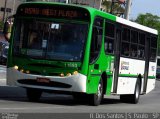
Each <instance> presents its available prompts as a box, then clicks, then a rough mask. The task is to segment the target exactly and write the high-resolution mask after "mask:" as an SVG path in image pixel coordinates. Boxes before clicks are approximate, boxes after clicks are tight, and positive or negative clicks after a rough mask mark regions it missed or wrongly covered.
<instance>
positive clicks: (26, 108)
mask: <svg viewBox="0 0 160 119" xmlns="http://www.w3.org/2000/svg"><path fill="white" fill-rule="evenodd" d="M53 108H55V109H58V108H59V109H60V108H74V107H55V106H54V107H23V108H21V107H16V108H11V107H9V108H0V110H31V109H33V110H34V109H35V110H39V109H40V110H42V109H53Z"/></svg>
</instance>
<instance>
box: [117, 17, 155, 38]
mask: <svg viewBox="0 0 160 119" xmlns="http://www.w3.org/2000/svg"><path fill="white" fill-rule="evenodd" d="M116 21H117V22H119V23H121V24H124V25H127V26H131V27H133V28H137V29H139V30H142V31H146V32H149V33H152V34H155V35H158V31H157V30H155V29H152V28H149V27H146V26H142V25H140V24H137V23H135V22H131V21H128V20H126V19H123V18H120V17H116Z"/></svg>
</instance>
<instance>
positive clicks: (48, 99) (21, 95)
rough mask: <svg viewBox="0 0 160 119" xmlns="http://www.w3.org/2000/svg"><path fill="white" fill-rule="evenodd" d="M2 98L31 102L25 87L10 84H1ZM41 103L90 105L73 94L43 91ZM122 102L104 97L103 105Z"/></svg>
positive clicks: (0, 94)
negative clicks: (75, 98)
mask: <svg viewBox="0 0 160 119" xmlns="http://www.w3.org/2000/svg"><path fill="white" fill-rule="evenodd" d="M0 100H6V101H15V102H28V103H33V102H29V101H28V99H27V96H26V92H25V89H24V88H20V87H9V86H0ZM35 103H41V104H54V105H63V106H75V105H89V104H88V101H86V100H82V101H76V100H74V99H73V97H72V95H59V94H48V93H43V95H42V97H41V99H40V101H39V102H35ZM117 103H121V102H120V100H119V99H118V98H117V99H111V98H108V97H107V98H106V97H105V98H104V100H103V102H102V105H109V104H117Z"/></svg>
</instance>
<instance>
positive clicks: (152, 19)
mask: <svg viewBox="0 0 160 119" xmlns="http://www.w3.org/2000/svg"><path fill="white" fill-rule="evenodd" d="M135 22H137V23H139V24H142V25H144V26H148V27H151V28H153V29H157V30H158V32H159V33H160V17H159V16H157V15H152V14H151V13H146V14H140V15H139V16H138V17H137V19H136V20H135ZM158 55H159V56H160V34H159V37H158Z"/></svg>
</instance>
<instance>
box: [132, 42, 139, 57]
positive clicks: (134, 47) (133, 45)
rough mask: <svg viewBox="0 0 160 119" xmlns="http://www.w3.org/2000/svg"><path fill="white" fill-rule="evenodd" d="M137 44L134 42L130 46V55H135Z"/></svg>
mask: <svg viewBox="0 0 160 119" xmlns="http://www.w3.org/2000/svg"><path fill="white" fill-rule="evenodd" d="M137 52H138V51H137V45H136V44H132V45H131V47H130V56H131V57H137Z"/></svg>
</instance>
